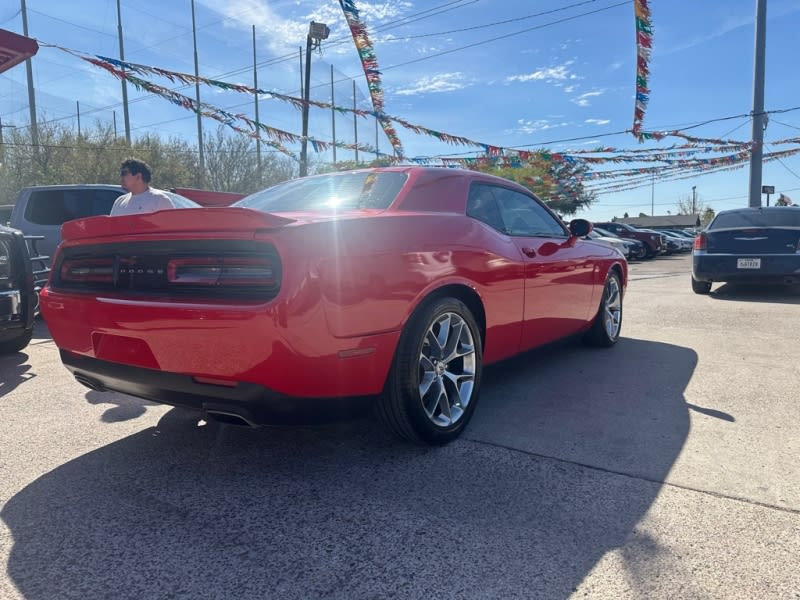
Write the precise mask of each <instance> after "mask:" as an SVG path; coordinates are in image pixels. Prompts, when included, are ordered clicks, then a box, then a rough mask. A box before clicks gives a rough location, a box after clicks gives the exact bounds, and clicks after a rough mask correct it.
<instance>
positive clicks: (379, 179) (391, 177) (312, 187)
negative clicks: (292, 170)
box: [233, 171, 407, 212]
mask: <svg viewBox="0 0 800 600" xmlns="http://www.w3.org/2000/svg"><path fill="white" fill-rule="evenodd" d="M406 179H407V176H406V174H405V173H398V172H374V171H352V172H348V173H330V174H328V175H319V176H315V177H305V178H300V179H293V180H292V181H287V182H285V183H280V184H278V185H276V186H273V187H271V188H267V189H266V190H264V191H261V192H256V193H255V194H252V195H250V196H247V197H246V198H242V199H241V200H239V201H238V202H236V203H234V204H233V206H240V207H245V208H254V209H256V210H261V211H264V212H305V211H314V212H316V211H323V212H330V211H339V210H349V209H358V208H373V209H384V208H387V207H388V206H389V205H390V204H391V203H392V201H393V200H394V199H395V197H396V196H397V194H398V192H399V191H400V189H401V188H402V187H403V184H404V183H405V182H406Z"/></svg>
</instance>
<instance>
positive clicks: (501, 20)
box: [0, 0, 800, 220]
mask: <svg viewBox="0 0 800 600" xmlns="http://www.w3.org/2000/svg"><path fill="white" fill-rule="evenodd" d="M26 4H27V9H28V32H29V35H30V36H31V37H35V38H37V39H38V40H40V41H41V42H45V43H49V44H56V45H60V46H64V47H67V48H70V49H73V50H77V51H80V52H85V53H88V54H97V55H104V56H110V57H118V56H119V43H118V40H117V10H116V0H72V1H70V2H63V1H62V2H55V1H54V0H27V3H26ZM355 4H356V6H357V7H358V8H359V10H360V16H361V20H362V21H363V22H364V23H365V25H366V27H367V30H368V32H369V35H370V38H371V41H372V44H373V47H374V50H375V54H376V57H377V60H378V63H379V66H380V69H381V71H382V76H381V77H382V87H383V91H384V95H385V111H386V113H387V114H389V115H392V116H396V117H400V118H402V119H404V120H406V121H408V122H410V123H413V124H415V125H421V126H423V127H426V128H429V129H433V130H438V131H442V132H445V133H449V134H452V135H456V136H463V137H467V138H469V139H471V140H477V141H480V142H484V143H487V144H491V145H495V146H501V147H505V148H519V149H532V150H533V149H537V148H540V147H547V148H550V149H552V150H553V151H558V152H566V151H569V150H573V151H574V150H586V149H588V148H595V147H598V146H606V147H613V148H617V149H620V150H634V149H640V148H644V147H665V148H666V147H667V146H670V145H673V144H676V143H681V142H682V140H678V139H675V138H668V139H665V140H662V141H661V142H658V143H654V142H647V143H645V144H644V145H642V144H639V142H638V141H637V140H636V139H635V138H634V137H633V136H632V135H631V134H630V133H617V132H624V131H625V130H627V129H630V127H631V126H632V120H633V103H634V91H635V87H634V86H635V75H636V62H635V59H636V47H635V38H634V15H633V3H632V1H628V2H620V1H619V0H583V1H582V0H559V1H556V0H541V1H538V2H530V0H504V1H499V0H436V1H434V0H427V1H419V0H409V1H404V0H394V1H387V2H376V1H371V2H367V1H359V0H355ZM650 7H651V21H652V23H653V26H654V35H653V50H652V55H651V59H650V77H649V86H650V89H651V97H650V101H649V104H648V107H647V112H646V114H645V120H644V128H645V130H649V131H660V130H685V131H686V133H688V134H691V135H693V136H697V137H705V138H713V139H734V140H740V141H747V140H749V139H750V137H751V133H752V132H751V127H752V126H751V121H750V119H749V118H748V117H746V116H744V117H736V116H737V115H746V114H747V113H749V112H750V111H751V110H752V106H753V54H754V50H753V49H754V35H755V27H754V21H755V12H756V2H755V0H694V1H689V0H650ZM121 9H122V24H123V29H124V43H125V58H126V60H128V61H130V62H136V63H141V64H146V65H151V66H156V67H160V68H163V69H168V70H173V71H179V72H187V73H192V72H193V71H194V63H193V48H192V14H191V0H170V1H169V2H167V1H165V0H161V1H156V0H136V1H135V2H134V1H133V0H123V1H122V2H121ZM542 13H546V14H542ZM767 17H768V20H767V49H766V63H767V66H766V87H765V109H766V110H768V111H786V112H775V113H773V114H772V115H771V116H770V121H769V125H768V127H767V130H766V132H765V142H766V144H767V145H766V147H765V152H770V151H774V150H782V149H788V148H793V147H797V146H796V145H795V146H791V145H790V146H786V145H781V146H777V145H776V146H771V145H770V143H771V142H775V141H778V140H785V139H787V138H795V137H800V110H788V109H797V108H798V107H800V93H799V92H800V77H798V76H797V65H796V58H795V57H796V56H797V51H796V47H795V42H796V40H795V38H796V35H797V31H798V26H800V1H798V0H769V1H768V9H767ZM195 19H196V24H197V50H198V58H199V65H200V66H199V71H200V74H201V75H202V76H205V77H208V78H213V79H220V80H225V81H229V82H234V83H243V84H247V85H252V84H253V40H252V27H253V26H255V28H256V50H255V53H256V62H257V64H258V85H259V88H261V89H264V90H275V91H278V92H281V93H284V94H287V95H295V96H299V95H300V79H301V75H300V57H299V48H300V47H301V46H302V47H305V38H306V33H307V31H308V24H309V22H310V21H311V20H315V21H318V22H324V23H327V24H328V25H329V27H330V29H331V35H330V38H329V39H328V40H326V41H325V42H323V43H322V48H321V51H322V52H321V53H318V52H315V53H314V54H313V57H312V69H311V73H312V85H311V97H312V99H317V100H320V101H325V102H327V101H330V99H331V67H333V81H334V86H333V88H334V90H333V95H334V101H335V103H336V104H338V105H342V106H347V107H351V106H353V102H354V99H353V83H352V82H353V81H355V84H356V94H355V95H356V98H355V103H356V106H357V107H358V108H363V109H369V108H370V101H369V97H368V91H367V86H366V82H365V79H364V75H363V72H362V70H361V65H360V62H359V59H358V55H357V53H356V50H355V47H354V45H353V41H352V38H351V37H350V32H349V30H348V28H347V23H346V21H345V18H344V15H343V13H342V10H341V8H340V6H339V3H338V1H336V0H303V1H302V2H301V1H296V0H291V1H289V0H277V1H267V0H227V1H226V2H219V1H218V0H195ZM0 28H3V29H8V30H11V31H16V32H19V33H21V32H22V19H21V15H20V6H19V2H18V1H17V0H6V1H4V2H3V3H2V5H1V6H0ZM33 73H34V82H35V89H36V103H37V109H38V112H39V116H40V119H46V120H61V121H63V122H64V123H71V124H73V125H74V126H76V127H77V119H76V113H77V108H78V104H79V105H80V111H81V123H82V126H83V127H86V126H88V125H91V124H92V123H94V122H95V121H100V122H103V123H111V122H112V121H113V119H114V116H115V115H116V123H117V129H118V131H120V133H121V134H122V132H123V131H124V128H123V119H122V115H123V113H122V103H121V86H120V83H119V82H118V81H117V80H116V79H114V78H113V77H111V76H110V75H109V74H107V73H106V72H104V71H103V70H101V69H99V68H97V67H95V66H92V65H90V64H88V63H86V62H84V61H82V60H80V59H78V58H75V57H73V56H71V55H69V54H66V53H64V52H62V51H60V50H57V49H53V48H48V47H43V48H41V49H40V51H39V53H38V54H37V55H36V56H35V57H34V59H33ZM153 81H154V82H156V83H158V84H160V85H164V86H167V87H170V88H173V89H177V90H178V91H179V92H181V93H183V94H186V95H188V96H191V97H194V86H180V85H176V84H172V83H170V82H168V81H166V80H163V79H157V78H154V79H153ZM200 93H201V100H202V101H203V102H207V103H209V104H212V105H214V106H218V107H220V108H224V109H226V110H230V111H233V112H242V113H244V114H246V115H247V116H249V117H250V118H254V116H255V115H254V106H253V104H254V102H253V98H252V96H248V95H244V94H237V93H234V92H224V91H220V90H218V89H214V88H210V87H205V86H201V90H200ZM128 97H129V101H130V122H131V129H132V135H133V136H134V137H135V136H137V135H141V134H143V133H146V132H158V133H159V134H161V135H163V136H167V137H169V136H174V137H180V138H183V139H186V140H187V141H189V142H191V143H196V140H197V126H196V121H195V117H194V115H193V113H190V112H188V111H186V110H184V109H181V108H180V107H176V106H174V105H172V104H170V103H169V102H167V101H166V100H165V99H163V98H160V97H157V96H152V95H148V94H146V93H142V92H139V91H137V90H136V89H135V88H134V87H133V86H131V85H129V86H128ZM259 110H260V115H259V116H260V120H261V121H262V122H264V123H266V124H267V125H270V126H272V127H276V128H279V129H283V130H285V131H290V132H292V133H296V134H299V133H300V131H301V116H300V112H299V111H298V110H297V109H295V108H293V107H292V106H291V105H289V104H287V103H285V102H282V101H279V100H275V99H269V98H263V99H261V100H260V102H259ZM727 117H735V118H730V119H728V118H727ZM0 118H2V122H3V124H13V125H16V126H20V127H23V126H27V125H28V119H29V112H28V94H27V83H26V74H25V69H24V68H22V67H17V68H15V69H12V70H11V71H8V72H6V73H4V74H2V75H0ZM706 121H711V122H710V123H707V124H705V125H702V126H699V127H696V125H698V124H701V123H705V122H706ZM203 127H204V129H205V130H206V131H214V130H216V128H217V123H216V122H215V121H212V120H208V119H206V120H204V124H203ZM397 132H398V135H399V137H400V139H401V141H402V143H403V146H404V150H405V154H406V156H409V157H441V156H474V155H475V148H473V147H467V146H453V145H448V144H445V143H442V142H440V141H438V140H437V139H435V138H434V137H431V136H428V135H417V134H414V133H412V132H411V131H409V130H407V129H404V128H402V127H397ZM309 134H310V135H311V136H313V137H315V138H317V139H320V140H330V139H331V138H332V131H331V115H330V112H329V111H325V110H320V109H312V110H311V115H310V125H309ZM358 136H359V142H361V143H368V144H370V145H372V146H374V145H375V143H376V140H377V145H378V148H379V149H380V150H381V151H384V152H388V151H390V146H389V143H388V141H387V139H386V137H385V136H383V135H382V133H381V134H378V135H377V136H376V127H375V124H374V120H372V121H368V120H363V119H358ZM336 137H337V139H342V138H344V141H346V142H349V143H352V142H353V139H354V125H353V119H352V117H348V116H347V115H338V116H337V117H336ZM565 140H569V141H565ZM290 147H291V148H292V150H294V151H296V152H297V153H298V154H299V145H295V146H291V145H290ZM309 151H310V152H313V151H312V150H311V149H309ZM319 158H320V159H322V160H330V159H331V158H332V153H331V152H330V151H329V152H327V153H324V154H322V155H320V156H319ZM337 158H339V159H352V158H353V153H352V152H351V151H348V150H341V149H340V150H337ZM362 158H363V156H362ZM613 168H621V166H620V165H616V166H614V167H613ZM686 175H687V174H684V178H682V179H675V180H662V179H660V178H656V179H655V181H654V182H651V183H650V184H644V185H643V186H642V187H640V188H637V189H629V190H622V191H615V192H613V193H604V194H601V195H599V196H598V199H597V201H596V203H595V204H594V205H593V207H592V208H591V209H589V210H588V211H584V213H582V214H581V215H579V216H585V217H588V218H593V219H598V220H599V219H607V218H610V217H613V216H619V217H621V216H622V215H623V213H625V212H628V213H629V214H630V215H631V216H637V215H638V214H639V213H640V212H643V213H647V214H650V212H651V210H653V211H654V212H655V214H667V212H671V213H673V214H674V213H675V212H677V209H678V206H677V205H678V201H679V200H686V199H687V198H688V197H690V196H691V193H692V186H696V190H697V199H698V201H699V202H700V203H702V204H704V205H705V206H710V207H712V208H714V209H715V210H722V209H725V208H733V207H736V206H746V205H747V202H748V199H747V194H748V188H749V184H748V181H749V165H748V164H747V163H745V165H744V166H743V167H742V168H739V169H736V170H731V171H725V172H721V173H702V172H700V173H696V174H688V176H686ZM763 183H764V184H768V185H774V186H775V189H776V193H777V192H783V193H785V194H787V195H789V196H790V197H793V199H795V200H797V201H800V158H798V156H791V157H787V158H784V159H782V160H780V161H773V162H770V163H767V164H765V165H764V168H763ZM773 199H774V197H773Z"/></svg>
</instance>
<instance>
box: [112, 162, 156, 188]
mask: <svg viewBox="0 0 800 600" xmlns="http://www.w3.org/2000/svg"><path fill="white" fill-rule="evenodd" d="M119 168H120V171H121V170H122V169H127V170H128V171H130V172H131V175H136V174H137V173H141V174H142V180H143V181H144V182H145V183H150V165H148V164H147V163H146V162H144V161H143V160H139V159H137V158H129V159H127V160H124V161H122V164H121V165H120V167H119Z"/></svg>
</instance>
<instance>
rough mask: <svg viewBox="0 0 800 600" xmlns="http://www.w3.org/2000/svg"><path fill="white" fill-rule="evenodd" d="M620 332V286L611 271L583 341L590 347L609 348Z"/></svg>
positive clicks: (617, 276)
mask: <svg viewBox="0 0 800 600" xmlns="http://www.w3.org/2000/svg"><path fill="white" fill-rule="evenodd" d="M621 331H622V284H621V283H620V279H619V275H617V273H616V272H615V271H611V272H610V273H609V274H608V277H606V283H605V285H604V286H603V297H602V298H601V299H600V308H599V309H598V310H597V316H595V318H594V322H593V323H592V327H591V329H589V331H587V332H586V336H585V337H584V340H585V341H586V343H587V344H589V345H590V346H597V347H599V348H609V347H611V346H613V345H614V344H616V343H617V340H618V339H619V334H620V332H621Z"/></svg>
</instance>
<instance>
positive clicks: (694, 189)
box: [692, 185, 697, 215]
mask: <svg viewBox="0 0 800 600" xmlns="http://www.w3.org/2000/svg"><path fill="white" fill-rule="evenodd" d="M696 206H697V186H696V185H693V186H692V214H693V215H694V214H695V213H696V212H697V209H696V208H695V207H696Z"/></svg>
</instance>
